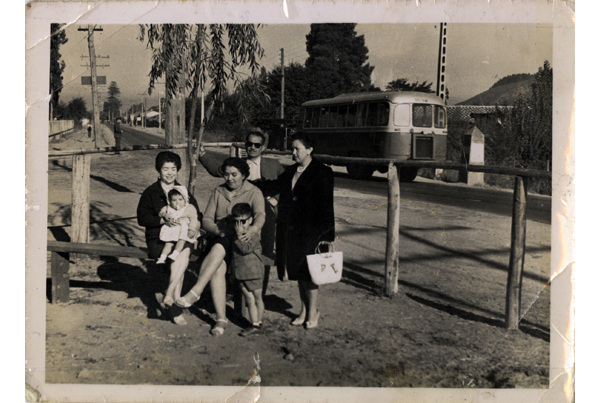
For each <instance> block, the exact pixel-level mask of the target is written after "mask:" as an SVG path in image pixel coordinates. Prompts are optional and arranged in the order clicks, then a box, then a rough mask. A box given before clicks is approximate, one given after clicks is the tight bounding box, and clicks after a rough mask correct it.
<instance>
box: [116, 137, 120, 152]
mask: <svg viewBox="0 0 600 403" xmlns="http://www.w3.org/2000/svg"><path fill="white" fill-rule="evenodd" d="M115 154H121V137H115Z"/></svg>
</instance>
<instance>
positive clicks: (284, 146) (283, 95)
mask: <svg viewBox="0 0 600 403" xmlns="http://www.w3.org/2000/svg"><path fill="white" fill-rule="evenodd" d="M280 118H281V119H285V66H284V51H283V48H281V113H280ZM281 127H282V128H283V149H284V150H287V126H286V124H285V123H282V124H281Z"/></svg>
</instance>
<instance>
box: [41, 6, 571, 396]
mask: <svg viewBox="0 0 600 403" xmlns="http://www.w3.org/2000/svg"><path fill="white" fill-rule="evenodd" d="M242 15H243V14H242ZM44 24H46V27H45V29H47V30H48V33H49V36H48V40H49V43H48V44H47V45H48V47H49V51H48V52H47V53H46V55H47V56H48V60H47V62H46V63H47V64H46V65H45V67H47V68H48V71H47V78H48V82H47V85H48V88H49V98H48V100H47V121H48V138H47V140H46V142H47V155H43V156H41V157H40V158H39V159H38V160H37V161H36V163H37V164H41V166H43V165H44V164H46V162H45V159H47V165H45V166H46V168H45V169H46V170H47V176H46V177H45V178H44V180H45V182H46V184H47V185H46V186H47V202H46V206H44V208H46V209H47V210H45V211H46V216H47V228H46V231H45V237H46V238H45V239H46V242H45V245H43V246H42V247H41V250H44V249H45V257H46V259H45V260H46V269H45V271H46V276H45V278H44V279H42V280H40V281H39V283H40V284H43V285H44V286H45V304H44V305H45V315H44V334H43V344H44V345H43V354H44V361H43V366H44V378H43V380H44V382H45V384H46V385H54V384H55V385H60V384H75V385H90V384H93V385H156V386H169V385H170V386H229V387H231V386H235V387H245V386H261V387H360V388H373V389H374V390H375V388H377V389H378V390H379V388H384V389H386V388H387V389H389V388H439V389H442V388H445V389H447V388H455V389H498V390H502V389H508V390H512V389H530V390H541V391H542V392H543V391H544V390H549V389H550V388H551V384H552V382H553V379H552V376H551V372H552V370H551V339H554V338H555V337H556V334H552V330H551V322H553V321H551V311H552V310H553V309H556V307H554V306H553V305H554V299H552V291H553V288H554V285H553V284H552V279H553V276H554V275H556V273H557V272H556V270H553V264H556V261H554V257H553V253H554V251H555V248H556V245H555V239H554V238H553V231H552V230H553V228H552V226H553V225H555V224H556V223H555V222H554V215H553V198H555V197H556V195H557V189H558V194H559V195H560V192H561V191H562V190H560V188H557V181H556V180H555V179H556V178H555V177H553V172H554V171H555V170H554V169H553V167H554V164H559V165H560V164H561V161H557V160H556V149H554V150H553V147H556V141H554V142H553V116H555V115H556V113H553V111H556V110H557V103H556V102H558V101H557V100H556V99H555V98H556V94H557V93H559V91H557V88H556V87H555V85H556V74H555V60H556V57H557V52H560V48H559V49H558V50H557V47H556V44H555V42H554V41H555V37H554V36H555V30H556V27H555V26H554V25H553V22H552V21H543V22H539V21H538V22H527V21H525V22H522V21H517V22H512V21H506V22H504V21H502V22H479V23H478V22H450V21H449V22H443V21H439V22H418V23H416V22H393V23H392V22H382V23H375V22H371V21H367V22H361V21H358V20H357V22H348V21H346V22H327V21H316V22H311V21H307V22H302V23H294V24H291V23H270V22H266V23H263V22H260V23H259V22H257V23H254V22H253V20H252V19H250V20H249V21H248V22H239V23H231V22H219V21H215V22H204V21H202V22H201V23H200V22H199V23H187V22H185V23H182V22H178V21H177V22H173V23H167V22H161V23H155V22H153V21H149V22H146V21H133V22H129V23H126V24H123V23H116V22H115V21H107V22H101V21H100V22H97V21H85V23H84V22H81V23H80V22H78V21H76V22H72V21H71V22H66V21H64V20H60V19H55V20H52V21H49V22H48V23H44ZM565 112H566V113H568V112H569V111H565ZM554 127H555V126H554ZM554 136H556V133H555V132H554ZM36 138H37V140H38V141H40V142H41V141H42V140H41V137H40V136H39V135H38V136H36ZM554 138H555V137H554ZM553 155H554V158H553ZM38 230H39V231H38V233H40V234H41V233H43V232H44V231H43V229H38ZM559 249H560V247H559ZM551 299H552V304H551ZM240 390H242V391H246V392H247V391H248V389H247V388H246V389H244V388H242V389H240ZM248 401H250V400H248Z"/></svg>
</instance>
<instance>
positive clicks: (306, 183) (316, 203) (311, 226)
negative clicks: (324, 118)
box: [259, 159, 335, 281]
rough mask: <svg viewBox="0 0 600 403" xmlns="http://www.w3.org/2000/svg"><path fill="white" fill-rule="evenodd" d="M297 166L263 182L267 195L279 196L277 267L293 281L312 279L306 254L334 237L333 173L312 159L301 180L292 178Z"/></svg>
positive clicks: (264, 191)
mask: <svg viewBox="0 0 600 403" xmlns="http://www.w3.org/2000/svg"><path fill="white" fill-rule="evenodd" d="M297 168H298V164H294V165H292V166H290V167H288V168H286V170H285V171H284V172H283V173H282V174H281V175H280V176H279V177H278V178H277V179H276V180H273V181H262V183H261V184H260V186H259V187H261V188H262V190H263V193H264V195H265V196H273V195H276V194H279V204H278V206H279V214H278V216H277V235H276V236H277V240H276V250H277V254H276V264H277V272H278V274H279V277H280V278H282V277H283V273H284V270H286V271H287V273H288V277H289V279H290V280H305V281H309V280H311V277H310V273H309V271H308V263H307V261H306V255H312V254H313V253H314V252H315V248H316V246H317V245H318V243H319V242H320V241H330V242H331V241H333V240H334V238H335V218H334V209H333V171H332V170H331V168H330V167H327V166H325V165H323V164H322V163H320V162H318V161H316V160H315V159H313V160H312V161H311V162H310V164H309V165H308V166H307V167H306V169H305V170H304V172H303V173H302V174H301V175H300V177H299V178H298V181H297V182H296V185H295V186H294V189H292V179H293V177H294V174H295V173H296V171H297Z"/></svg>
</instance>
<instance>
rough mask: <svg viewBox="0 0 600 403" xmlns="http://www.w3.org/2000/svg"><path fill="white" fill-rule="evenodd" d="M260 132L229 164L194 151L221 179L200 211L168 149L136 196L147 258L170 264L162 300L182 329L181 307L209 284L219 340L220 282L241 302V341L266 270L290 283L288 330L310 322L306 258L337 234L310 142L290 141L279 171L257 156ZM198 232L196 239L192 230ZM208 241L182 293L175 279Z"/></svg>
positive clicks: (327, 187) (327, 184)
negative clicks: (295, 303) (293, 286)
mask: <svg viewBox="0 0 600 403" xmlns="http://www.w3.org/2000/svg"><path fill="white" fill-rule="evenodd" d="M266 147H267V144H266V138H265V135H264V134H263V133H262V132H261V131H252V132H250V133H249V134H248V135H247V137H246V151H247V154H248V157H247V158H246V159H241V158H227V159H225V160H224V161H222V160H220V159H219V158H217V157H216V156H215V155H211V154H209V153H206V152H205V150H204V149H203V148H201V150H200V162H201V163H202V165H203V166H204V167H205V169H206V171H207V172H208V173H209V174H211V175H213V176H220V177H222V178H223V179H224V183H223V184H221V185H220V186H217V187H216V188H215V189H214V190H213V192H212V193H211V196H210V198H209V200H208V203H207V205H206V208H205V210H204V213H201V212H200V209H199V208H198V203H197V201H196V200H195V198H194V196H193V195H192V194H188V192H187V190H186V189H185V187H183V186H181V185H180V184H179V183H178V182H177V174H178V172H179V170H180V169H181V159H180V157H179V156H178V155H177V154H175V153H172V152H170V151H163V152H160V153H159V154H158V155H157V156H156V161H155V168H156V170H157V172H158V175H159V177H158V181H157V182H155V183H154V184H152V185H151V186H149V187H148V188H147V189H146V190H145V191H144V192H143V194H142V196H141V198H140V201H139V204H138V208H137V217H138V223H139V225H141V226H143V227H145V235H146V244H147V247H148V255H149V258H150V259H156V261H157V264H162V263H167V264H169V265H170V266H169V267H170V274H169V282H168V286H167V287H166V290H165V291H164V298H163V304H164V305H165V306H166V307H167V308H168V310H169V312H170V314H171V317H172V319H173V321H174V322H175V323H176V324H180V325H183V324H186V321H185V318H184V316H183V315H182V314H183V310H184V309H186V308H190V307H191V306H192V305H193V304H194V303H196V302H197V301H198V300H199V299H200V297H201V295H202V292H203V291H204V289H205V288H206V286H208V285H210V290H211V294H212V300H213V304H214V307H215V311H216V321H215V325H214V326H213V328H212V329H211V334H213V335H216V336H218V335H222V334H223V333H224V332H225V329H226V327H227V324H228V319H227V316H226V294H227V290H226V286H227V282H228V281H234V282H235V283H236V284H237V286H238V287H239V289H240V291H241V293H242V294H243V296H244V299H245V301H246V304H247V306H248V313H249V316H250V322H251V325H250V326H249V327H248V328H246V329H244V330H243V331H242V332H241V333H240V335H241V336H250V335H253V334H259V333H260V332H261V328H262V320H263V314H264V303H263V300H262V297H263V296H264V295H265V293H266V290H267V286H268V280H269V276H270V268H271V266H272V265H275V266H276V267H277V273H278V277H279V279H281V280H283V279H284V278H285V277H286V276H287V278H288V279H289V280H295V281H298V290H299V294H300V301H301V307H300V310H299V314H298V316H297V317H296V318H294V320H292V322H291V325H294V326H302V325H303V326H304V327H305V328H307V329H311V328H315V327H317V325H318V321H319V316H320V312H319V310H318V305H317V302H318V289H319V287H318V285H316V284H315V283H313V282H312V279H311V276H310V272H309V270H308V263H307V259H306V256H307V255H310V254H313V253H314V252H315V249H316V248H317V245H318V244H319V242H321V241H330V242H331V241H333V240H334V236H335V231H334V227H335V223H334V209H333V172H332V170H331V168H329V167H327V166H325V165H323V164H321V163H320V162H318V161H317V160H315V159H314V158H313V157H312V154H313V152H314V144H313V143H312V140H311V139H310V138H308V137H306V136H304V135H296V136H294V137H293V138H292V150H293V152H292V158H293V160H294V164H293V165H291V166H289V167H287V168H285V169H284V167H283V166H282V165H281V164H280V163H279V161H277V160H274V159H269V158H265V157H263V156H262V153H263V152H264V150H265V149H266ZM201 232H202V235H200V233H201ZM200 236H202V237H204V238H206V242H207V244H206V245H207V246H206V248H205V250H206V251H207V252H206V253H205V254H203V259H202V263H201V266H200V271H199V274H198V279H197V281H196V283H195V284H194V285H193V287H192V288H191V289H190V290H189V292H188V293H186V294H185V295H181V294H182V286H183V278H184V274H185V271H186V269H187V266H188V264H189V259H190V255H191V253H192V251H193V250H194V245H195V244H196V242H197V241H198V239H199V237H200Z"/></svg>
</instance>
